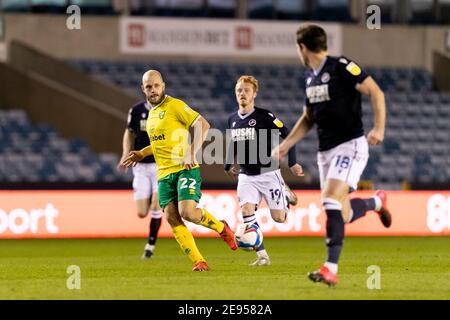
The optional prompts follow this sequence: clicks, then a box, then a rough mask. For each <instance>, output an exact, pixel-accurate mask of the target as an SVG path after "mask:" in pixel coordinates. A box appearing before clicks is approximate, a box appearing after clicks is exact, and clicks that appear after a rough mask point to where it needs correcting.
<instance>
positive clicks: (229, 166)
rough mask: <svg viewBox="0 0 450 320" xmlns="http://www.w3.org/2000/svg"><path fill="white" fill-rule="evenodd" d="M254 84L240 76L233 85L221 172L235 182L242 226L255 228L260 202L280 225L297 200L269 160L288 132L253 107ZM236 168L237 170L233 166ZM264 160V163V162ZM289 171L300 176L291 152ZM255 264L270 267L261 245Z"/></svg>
mask: <svg viewBox="0 0 450 320" xmlns="http://www.w3.org/2000/svg"><path fill="white" fill-rule="evenodd" d="M258 89H259V84H258V80H257V79H256V78H255V77H253V76H248V75H244V76H241V77H240V78H239V79H238V81H237V82H236V87H235V95H236V101H237V103H238V106H239V108H238V110H237V111H235V112H233V113H232V114H231V115H230V117H229V118H228V133H229V134H230V135H231V139H230V145H229V146H228V152H227V160H226V163H225V165H224V170H225V172H226V173H227V174H228V175H229V176H231V177H237V178H238V187H237V193H238V198H239V205H240V207H241V211H242V216H243V220H244V223H245V224H248V225H252V224H258V223H257V222H256V216H255V212H256V210H257V208H258V206H259V204H260V202H261V200H262V199H264V200H265V201H266V203H267V206H268V207H269V209H270V215H271V216H272V219H273V220H274V221H276V222H279V223H283V222H285V221H286V219H287V215H288V212H289V209H288V204H291V205H295V204H296V203H297V196H296V195H295V193H294V192H292V191H291V189H290V188H289V187H288V185H287V184H286V183H285V182H284V180H283V177H282V176H281V171H280V166H279V163H278V162H276V161H271V160H273V159H272V158H271V156H270V153H271V149H272V145H273V144H278V139H279V138H280V137H281V138H285V137H286V136H287V135H288V133H289V130H288V129H287V128H286V126H285V125H284V124H283V122H282V121H281V120H280V119H278V118H277V117H276V116H275V115H274V114H273V113H272V112H271V111H269V110H266V109H262V108H258V107H256V106H255V98H256V96H257V94H258ZM235 160H237V161H236V162H237V163H238V164H239V165H240V170H237V168H235V167H234V166H233V165H234V163H235ZM267 160H268V161H267ZM288 164H289V168H290V169H291V172H292V173H293V174H294V175H295V176H299V177H300V176H303V168H302V166H301V165H299V164H298V163H297V159H296V155H295V148H292V149H291V150H290V152H289V160H288ZM255 251H256V260H255V261H254V262H253V263H251V264H250V265H251V266H268V265H270V264H271V261H270V258H269V254H268V253H267V251H266V250H265V247H264V244H263V243H261V245H260V246H259V247H258V248H255Z"/></svg>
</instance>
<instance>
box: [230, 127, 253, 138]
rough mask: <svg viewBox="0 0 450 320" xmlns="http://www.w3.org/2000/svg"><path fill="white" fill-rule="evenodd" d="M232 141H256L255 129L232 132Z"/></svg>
mask: <svg viewBox="0 0 450 320" xmlns="http://www.w3.org/2000/svg"><path fill="white" fill-rule="evenodd" d="M231 139H232V140H233V141H245V140H255V139H256V129H255V128H239V129H232V130H231Z"/></svg>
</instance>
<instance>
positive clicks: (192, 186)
mask: <svg viewBox="0 0 450 320" xmlns="http://www.w3.org/2000/svg"><path fill="white" fill-rule="evenodd" d="M143 87H144V92H145V95H146V96H147V100H148V101H149V102H150V104H151V105H152V108H151V110H150V112H149V116H148V120H147V133H148V136H149V138H150V146H148V147H146V148H143V149H142V150H139V151H132V152H130V154H129V156H128V157H127V158H126V159H125V160H124V161H123V163H122V164H123V165H124V166H126V167H130V166H132V165H134V164H135V163H136V162H139V161H141V160H142V159H144V158H145V157H146V156H150V155H153V156H154V157H155V161H156V164H157V167H158V195H159V204H160V206H161V208H162V209H163V210H164V213H165V214H166V218H167V221H168V223H169V224H170V226H171V227H172V232H173V234H174V236H175V239H176V240H177V242H178V244H179V245H180V247H181V249H182V250H183V252H184V253H185V254H187V255H188V257H189V258H190V259H191V260H192V262H193V263H194V267H193V269H192V271H209V266H208V264H207V263H206V260H205V258H204V257H203V256H202V255H201V253H200V251H199V250H198V248H197V245H196V244H195V241H194V237H193V236H192V234H191V232H190V231H189V229H188V228H187V227H186V226H185V224H184V222H183V220H182V218H183V219H185V220H187V221H190V222H192V223H195V224H198V225H202V226H204V227H206V228H209V229H212V230H214V231H216V232H217V233H218V234H219V235H220V236H221V237H222V239H223V240H224V241H225V242H226V243H227V245H228V246H229V247H230V248H231V249H232V250H236V249H237V246H236V243H235V241H234V233H233V231H232V230H231V229H230V228H229V227H228V224H227V223H226V222H225V221H218V220H217V219H216V218H215V217H214V216H213V215H212V214H211V213H209V212H208V211H207V210H206V209H200V208H197V204H198V202H199V200H200V197H201V192H200V184H201V177H200V167H199V165H198V163H196V162H195V155H196V153H197V151H199V150H200V148H201V147H202V144H203V141H204V140H205V138H206V135H207V133H208V129H209V123H208V122H207V121H206V120H205V119H204V118H203V117H202V116H201V115H200V114H199V113H198V112H196V111H194V110H193V109H191V108H190V107H189V106H187V105H186V104H185V103H184V102H183V101H181V100H179V99H175V98H173V97H171V96H168V95H166V94H165V83H164V82H163V79H162V76H161V74H160V73H159V72H158V71H156V70H150V71H148V72H146V73H145V74H144V76H143ZM190 130H192V131H193V132H194V137H193V139H192V143H191V144H190V145H189V142H188V137H189V131H190Z"/></svg>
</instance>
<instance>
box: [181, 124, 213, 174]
mask: <svg viewBox="0 0 450 320" xmlns="http://www.w3.org/2000/svg"><path fill="white" fill-rule="evenodd" d="M210 127H211V126H210V124H209V122H208V121H206V119H205V118H203V117H202V116H199V117H198V119H197V120H196V121H195V122H194V124H193V125H192V126H191V128H190V130H189V132H190V134H191V137H193V138H192V141H193V142H192V143H191V145H190V147H189V150H188V152H186V156H185V157H184V161H183V162H184V166H185V168H186V169H187V170H191V169H192V168H193V167H195V166H196V165H197V162H196V161H195V155H196V154H197V152H198V151H199V150H200V149H201V147H202V145H203V142H205V140H206V137H207V135H208V131H209V128H210Z"/></svg>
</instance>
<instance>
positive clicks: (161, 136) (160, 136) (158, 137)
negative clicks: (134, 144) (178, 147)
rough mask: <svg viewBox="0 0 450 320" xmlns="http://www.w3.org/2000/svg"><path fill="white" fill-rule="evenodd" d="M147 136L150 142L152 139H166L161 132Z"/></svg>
mask: <svg viewBox="0 0 450 320" xmlns="http://www.w3.org/2000/svg"><path fill="white" fill-rule="evenodd" d="M149 138H150V142H153V141H162V140H166V135H165V134H164V133H163V134H160V135H156V134H155V135H151V136H149Z"/></svg>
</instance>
